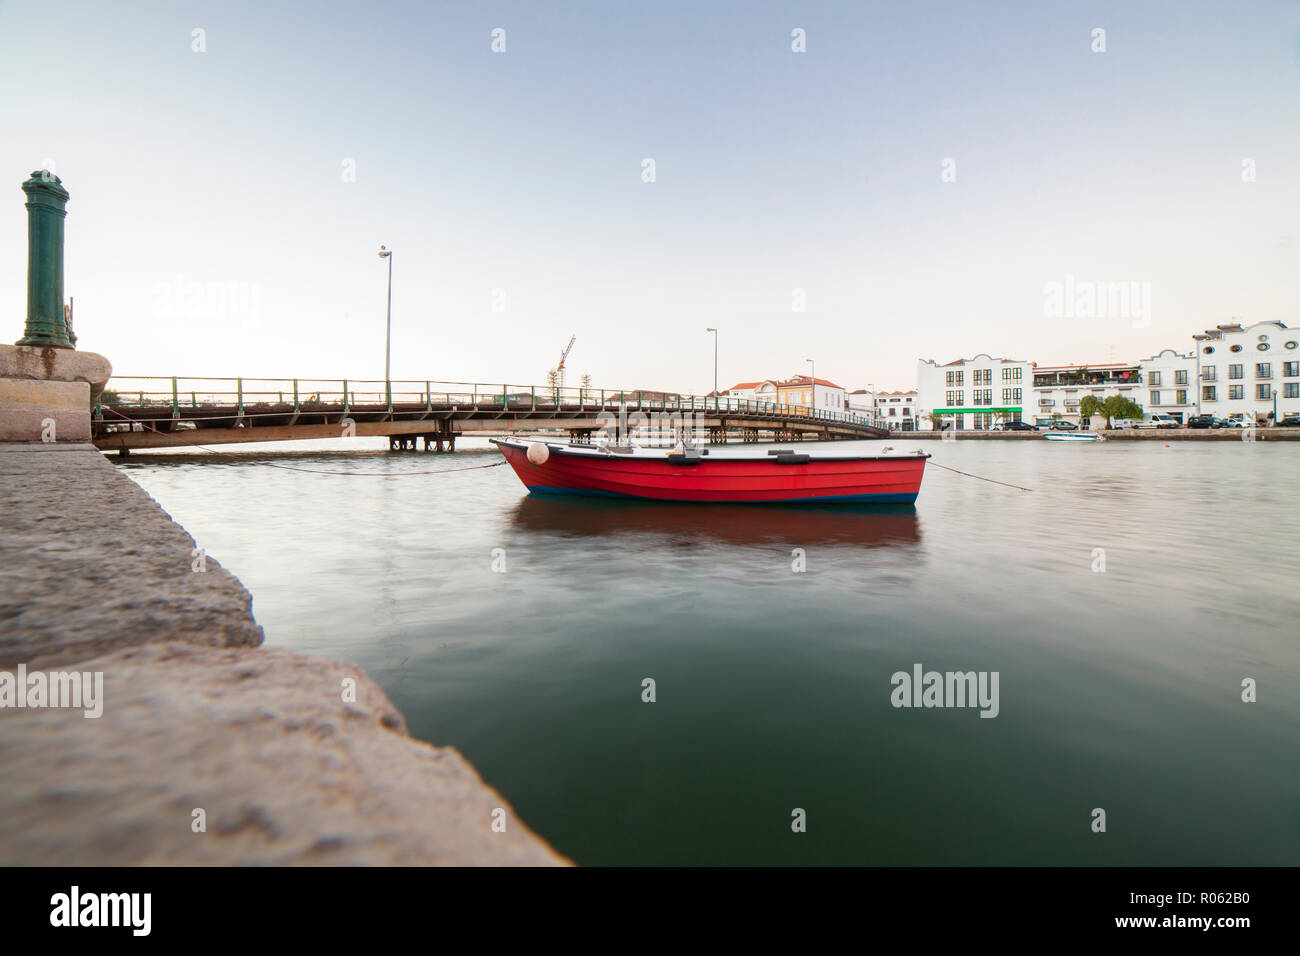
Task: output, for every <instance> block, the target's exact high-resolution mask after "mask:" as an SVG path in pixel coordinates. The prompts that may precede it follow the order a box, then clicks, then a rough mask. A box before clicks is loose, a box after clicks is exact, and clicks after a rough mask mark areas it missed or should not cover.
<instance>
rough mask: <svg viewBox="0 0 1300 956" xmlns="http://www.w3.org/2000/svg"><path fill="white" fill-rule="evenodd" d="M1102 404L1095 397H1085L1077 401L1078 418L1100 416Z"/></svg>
mask: <svg viewBox="0 0 1300 956" xmlns="http://www.w3.org/2000/svg"><path fill="white" fill-rule="evenodd" d="M1103 404H1104V403H1103V402H1102V400H1101V399H1100V398H1098V397H1097V396H1096V395H1085V396H1083V398H1082V399H1081V400H1080V401H1079V417H1080V418H1092V417H1093V416H1094V415H1101V414H1103V412H1102V406H1103Z"/></svg>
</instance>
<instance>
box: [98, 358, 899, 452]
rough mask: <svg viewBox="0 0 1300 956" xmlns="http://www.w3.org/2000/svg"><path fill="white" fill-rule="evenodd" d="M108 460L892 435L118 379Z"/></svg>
mask: <svg viewBox="0 0 1300 956" xmlns="http://www.w3.org/2000/svg"><path fill="white" fill-rule="evenodd" d="M92 419H93V421H92V427H93V440H94V442H95V445H96V446H97V447H98V448H100V449H102V450H105V451H113V450H116V451H118V452H119V453H121V454H128V453H129V452H130V451H131V450H132V449H143V448H184V447H206V446H210V445H220V444H232V443H245V442H274V441H300V440H303V439H313V438H315V439H319V438H350V437H357V436H377V437H387V438H388V440H389V447H390V448H393V449H402V448H411V449H414V448H417V447H418V443H419V442H421V441H423V443H424V447H425V448H426V449H428V448H434V449H436V450H438V451H441V450H443V449H444V448H446V449H447V450H453V449H454V448H455V441H456V438H457V437H458V436H462V435H469V436H475V437H485V438H486V437H502V436H506V435H521V434H522V435H531V434H535V435H546V436H552V437H555V436H560V437H567V438H572V439H574V440H579V441H581V440H589V439H591V438H593V437H594V436H595V435H596V434H597V433H598V432H601V431H602V430H603V431H604V432H605V433H606V434H608V435H610V437H611V438H612V437H614V436H615V434H616V433H617V431H618V430H619V429H622V431H623V432H624V433H630V434H631V435H632V436H633V437H635V438H637V439H638V440H639V441H642V442H643V443H645V442H651V443H652V442H654V441H656V440H664V441H669V442H675V441H676V440H677V439H678V438H679V437H681V436H682V435H683V433H687V432H688V433H690V434H691V435H692V436H693V437H694V438H695V439H696V440H698V441H707V442H710V443H721V442H726V441H729V440H733V439H734V440H739V441H744V442H757V441H764V440H770V441H782V442H784V441H802V440H827V441H834V440H848V439H863V438H883V437H885V436H886V435H887V434H888V432H887V431H886V430H885V429H884V428H881V427H878V426H876V425H873V424H872V423H871V422H870V420H869V419H867V418H865V417H863V416H860V415H854V414H850V413H843V412H832V411H829V410H819V409H813V408H809V407H807V406H803V405H782V404H777V403H773V402H758V401H747V400H742V399H727V398H721V399H719V398H715V397H713V396H699V395H680V394H676V393H666V392H657V391H649V390H636V389H620V390H610V389H595V388H585V387H583V388H556V387H552V386H534V385H511V384H508V383H502V384H496V383H487V384H485V383H481V382H479V383H475V382H433V381H424V382H419V381H390V382H384V381H360V380H353V379H334V380H318V379H251V378H178V377H173V378H160V377H147V376H146V377H129V376H114V377H113V379H112V380H111V381H110V382H109V383H108V386H107V388H105V390H104V393H103V394H102V395H101V396H100V398H99V401H98V403H97V404H96V406H95V408H94V414H93V416H92Z"/></svg>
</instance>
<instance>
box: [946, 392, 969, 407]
mask: <svg viewBox="0 0 1300 956" xmlns="http://www.w3.org/2000/svg"><path fill="white" fill-rule="evenodd" d="M964 400H965V399H963V398H962V393H961V392H945V393H944V404H945V405H947V406H948V407H949V408H960V407H961V403H962V402H963V401H964Z"/></svg>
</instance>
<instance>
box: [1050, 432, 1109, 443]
mask: <svg viewBox="0 0 1300 956" xmlns="http://www.w3.org/2000/svg"><path fill="white" fill-rule="evenodd" d="M1043 437H1044V438H1046V439H1047V440H1048V441H1105V440H1106V439H1105V437H1104V436H1102V435H1096V434H1093V433H1092V432H1048V433H1047V434H1045V435H1044V436H1043Z"/></svg>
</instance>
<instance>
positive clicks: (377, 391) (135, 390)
mask: <svg viewBox="0 0 1300 956" xmlns="http://www.w3.org/2000/svg"><path fill="white" fill-rule="evenodd" d="M420 406H424V407H425V408H426V409H429V410H430V411H432V410H433V409H434V408H435V407H436V408H438V409H439V410H445V409H446V408H447V407H448V406H451V407H455V408H465V407H469V408H475V409H491V408H498V409H502V410H505V411H511V412H518V411H523V410H536V411H547V410H561V409H562V410H564V411H573V410H579V411H581V410H609V411H615V410H617V409H620V408H626V409H627V411H628V412H645V413H674V412H681V413H687V412H689V413H696V414H711V413H733V414H745V413H752V414H758V415H765V416H778V417H790V418H801V419H812V420H817V421H827V422H844V423H850V424H857V425H873V424H875V423H874V422H872V420H871V419H869V418H868V417H866V416H863V415H857V414H854V413H851V412H841V411H836V410H832V409H822V408H811V407H809V406H806V405H790V404H783V403H777V402H767V401H759V400H755V399H740V398H727V397H720V396H713V395H684V394H680V393H676V392H662V391H651V390H648V389H600V388H591V387H587V386H566V387H564V388H560V387H558V386H551V385H542V386H538V385H512V384H510V383H508V382H505V383H500V384H498V383H484V382H439V381H433V380H428V381H411V380H400V381H399V380H396V379H395V380H392V381H387V382H385V381H383V380H374V379H277V378H193V377H182V376H176V377H172V378H163V377H156V376H123V375H115V376H113V378H112V379H111V380H110V381H109V383H108V385H107V387H106V388H105V390H104V393H103V394H102V395H101V396H100V399H99V403H98V404H97V405H96V408H95V418H96V420H97V421H99V420H104V421H111V420H112V418H113V415H112V413H111V412H109V414H108V415H107V416H106V415H105V409H106V408H107V409H118V410H120V411H121V412H122V413H123V414H129V411H130V410H131V409H135V410H137V411H148V412H150V413H151V415H150V417H154V418H156V417H157V415H158V413H170V415H171V416H172V417H176V418H179V417H182V412H183V411H184V410H193V409H205V410H207V411H209V412H211V413H213V414H212V415H210V416H205V417H213V418H218V419H220V418H227V417H230V418H241V419H255V418H257V417H258V416H259V415H266V416H271V415H276V416H280V415H283V414H285V412H286V411H293V412H300V413H310V412H311V411H313V410H314V409H322V408H329V409H330V410H332V411H333V410H339V409H340V408H341V409H342V410H344V411H346V410H348V409H352V408H355V409H358V410H361V409H365V410H366V411H369V412H374V411H376V410H378V411H385V410H390V409H391V410H394V411H401V412H403V413H405V412H411V411H417V412H418V411H419V409H420ZM222 413H225V414H222Z"/></svg>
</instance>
